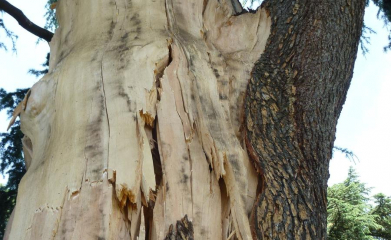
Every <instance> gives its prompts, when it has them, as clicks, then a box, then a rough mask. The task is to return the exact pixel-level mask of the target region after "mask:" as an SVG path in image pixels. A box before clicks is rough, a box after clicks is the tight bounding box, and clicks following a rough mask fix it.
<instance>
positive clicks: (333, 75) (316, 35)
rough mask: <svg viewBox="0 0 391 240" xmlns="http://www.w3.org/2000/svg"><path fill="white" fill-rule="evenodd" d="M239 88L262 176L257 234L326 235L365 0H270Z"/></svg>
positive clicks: (256, 212) (266, 236) (249, 140)
mask: <svg viewBox="0 0 391 240" xmlns="http://www.w3.org/2000/svg"><path fill="white" fill-rule="evenodd" d="M264 7H265V8H266V10H267V11H268V12H269V14H270V16H271V19H272V26H271V34H270V37H269V39H268V43H267V45H266V49H265V52H264V54H263V55H262V57H261V58H260V60H259V61H258V62H257V64H256V66H255V68H254V70H253V74H252V78H251V81H250V83H249V86H248V89H247V96H248V97H247V98H246V103H245V104H246V117H247V118H246V128H247V131H246V133H247V138H246V139H247V141H246V142H247V146H248V148H249V152H250V153H251V154H250V155H251V156H252V160H253V161H254V163H255V165H256V167H257V169H258V171H259V172H261V173H262V176H263V179H264V184H263V185H264V190H263V191H262V193H261V194H260V195H259V197H258V199H257V203H256V206H255V208H254V212H253V218H254V221H255V223H256V224H255V226H254V236H256V237H257V239H326V223H327V222H326V217H327V216H326V213H327V212H326V204H327V198H326V196H327V192H326V191H327V180H328V177H329V173H328V166H329V160H330V158H331V153H332V148H333V143H334V139H335V130H336V124H337V120H338V117H339V114H340V112H341V110H342V105H343V103H344V102H345V97H346V93H347V90H348V88H349V85H350V81H351V78H352V74H353V67H354V62H355V59H356V54H357V48H358V44H359V38H360V35H361V28H362V22H363V14H364V7H365V1H364V0H358V1H350V0H347V1H346V0H337V1H313V0H308V1H306V0H300V1H277V0H268V1H266V2H265V3H264Z"/></svg>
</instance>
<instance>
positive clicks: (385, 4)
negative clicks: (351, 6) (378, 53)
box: [367, 0, 391, 51]
mask: <svg viewBox="0 0 391 240" xmlns="http://www.w3.org/2000/svg"><path fill="white" fill-rule="evenodd" d="M372 1H373V3H374V4H375V5H376V6H377V7H378V8H379V11H378V12H377V17H378V18H379V19H382V20H383V21H384V25H385V27H387V29H388V30H391V29H390V26H391V0H372ZM367 3H368V0H367ZM388 40H389V43H388V46H385V47H384V51H387V50H390V49H391V31H390V32H389V34H388Z"/></svg>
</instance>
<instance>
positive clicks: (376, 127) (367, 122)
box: [0, 0, 391, 196]
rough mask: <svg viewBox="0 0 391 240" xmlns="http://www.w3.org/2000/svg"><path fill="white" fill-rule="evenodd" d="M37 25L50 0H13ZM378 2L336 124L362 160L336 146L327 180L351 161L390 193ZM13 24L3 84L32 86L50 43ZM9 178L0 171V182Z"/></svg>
mask: <svg viewBox="0 0 391 240" xmlns="http://www.w3.org/2000/svg"><path fill="white" fill-rule="evenodd" d="M9 2H10V3H11V4H13V5H14V6H16V7H18V8H19V9H21V10H22V11H23V12H24V14H25V15H26V16H27V17H28V18H29V19H30V20H31V21H33V22H34V23H36V24H37V25H39V26H44V25H45V19H44V17H43V15H44V13H45V9H44V6H45V4H46V2H47V1H46V0H34V1H31V0H9ZM376 14H377V8H376V7H374V6H373V5H371V6H370V7H369V8H367V9H366V13H365V24H366V25H367V26H368V27H370V28H372V29H373V30H375V31H376V32H377V34H371V35H370V37H371V39H370V45H367V48H368V49H369V53H367V54H366V55H365V57H364V56H363V55H362V52H361V51H360V50H359V53H358V56H357V61H356V64H355V69H354V76H353V80H352V83H351V86H350V89H349V92H348V96H347V100H346V103H345V105H344V107H343V110H342V113H341V116H340V119H339V121H338V125H337V136H336V141H335V146H338V147H341V148H347V149H349V150H351V151H353V152H354V154H355V155H356V156H357V157H358V160H356V161H355V163H354V162H352V161H351V160H349V159H347V158H346V157H345V156H344V154H342V153H339V152H337V151H336V152H335V153H334V156H333V159H332V160H331V162H330V179H329V182H328V184H329V186H331V185H333V184H336V183H340V182H342V181H344V180H345V179H346V177H347V173H348V169H349V166H353V167H354V168H355V169H356V171H357V173H358V175H359V176H360V180H361V181H362V182H364V183H366V184H367V186H368V187H373V189H372V195H374V194H376V193H379V192H382V193H384V194H386V195H388V196H391V187H390V184H391V174H390V172H391V153H390V150H391V106H390V105H391V74H390V70H391V51H390V52H388V53H385V52H384V51H383V47H384V46H386V45H387V44H388V42H387V41H388V38H387V36H388V35H387V33H388V30H387V29H385V28H384V24H383V22H382V21H381V20H378V19H377V17H376ZM3 19H4V23H5V25H6V26H7V28H8V29H9V30H12V31H13V32H14V33H15V34H17V35H18V36H19V38H18V40H17V42H16V48H17V53H13V52H12V51H10V50H9V51H8V52H5V51H4V50H0V88H4V89H5V90H7V91H13V90H15V89H17V88H27V87H31V86H32V85H33V84H34V83H35V82H36V81H38V79H37V78H36V77H35V76H32V75H29V74H27V72H28V70H29V69H31V68H33V69H42V67H41V64H42V63H44V62H45V59H46V58H45V57H46V54H47V53H48V51H49V46H48V44H47V43H46V42H45V41H41V42H40V43H39V44H36V42H37V37H35V36H34V35H32V34H30V33H28V32H27V31H25V30H24V29H22V28H21V27H20V26H19V25H18V23H17V22H16V21H15V20H14V19H13V18H11V17H9V16H8V15H7V14H4V15H3ZM4 36H5V35H4V32H2V30H0V41H2V42H4V43H6V44H7V46H8V48H9V49H11V48H12V46H11V43H10V42H9V40H7V39H5V38H4ZM7 125H8V120H7V116H6V114H5V111H3V112H0V132H5V131H6V128H7ZM5 181H6V179H3V178H2V177H1V176H0V183H3V184H4V182H5Z"/></svg>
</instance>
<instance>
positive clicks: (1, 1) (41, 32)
mask: <svg viewBox="0 0 391 240" xmlns="http://www.w3.org/2000/svg"><path fill="white" fill-rule="evenodd" d="M0 10H4V12H6V13H8V14H9V15H11V16H12V17H14V18H15V19H16V21H18V23H19V25H20V26H22V27H23V28H24V29H26V30H27V31H29V32H31V33H32V34H34V35H35V36H37V37H40V38H43V39H45V40H46V41H47V42H50V40H52V37H53V33H52V32H49V31H48V30H46V29H44V28H41V27H39V26H37V25H35V24H34V23H32V22H31V21H30V20H29V19H28V18H27V17H26V16H25V15H24V13H23V12H22V11H21V10H20V9H18V8H16V7H14V6H13V5H11V4H10V3H9V2H7V1H5V0H0Z"/></svg>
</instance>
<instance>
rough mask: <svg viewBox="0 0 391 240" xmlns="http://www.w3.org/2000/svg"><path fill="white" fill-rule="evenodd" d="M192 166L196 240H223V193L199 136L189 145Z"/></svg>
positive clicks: (195, 136) (193, 219)
mask: <svg viewBox="0 0 391 240" xmlns="http://www.w3.org/2000/svg"><path fill="white" fill-rule="evenodd" d="M189 153H190V161H191V165H192V171H191V184H192V192H193V194H192V196H193V197H192V202H193V213H194V214H193V218H192V222H193V228H194V239H205V240H207V239H210V240H213V239H222V233H223V232H222V231H221V229H222V214H221V213H222V209H221V193H220V187H219V183H218V180H217V179H216V177H215V175H214V174H213V173H212V172H210V170H209V164H208V162H207V160H206V157H205V154H204V153H203V151H202V147H201V144H200V142H199V138H198V135H197V134H195V135H194V137H193V140H192V141H191V142H190V143H189Z"/></svg>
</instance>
